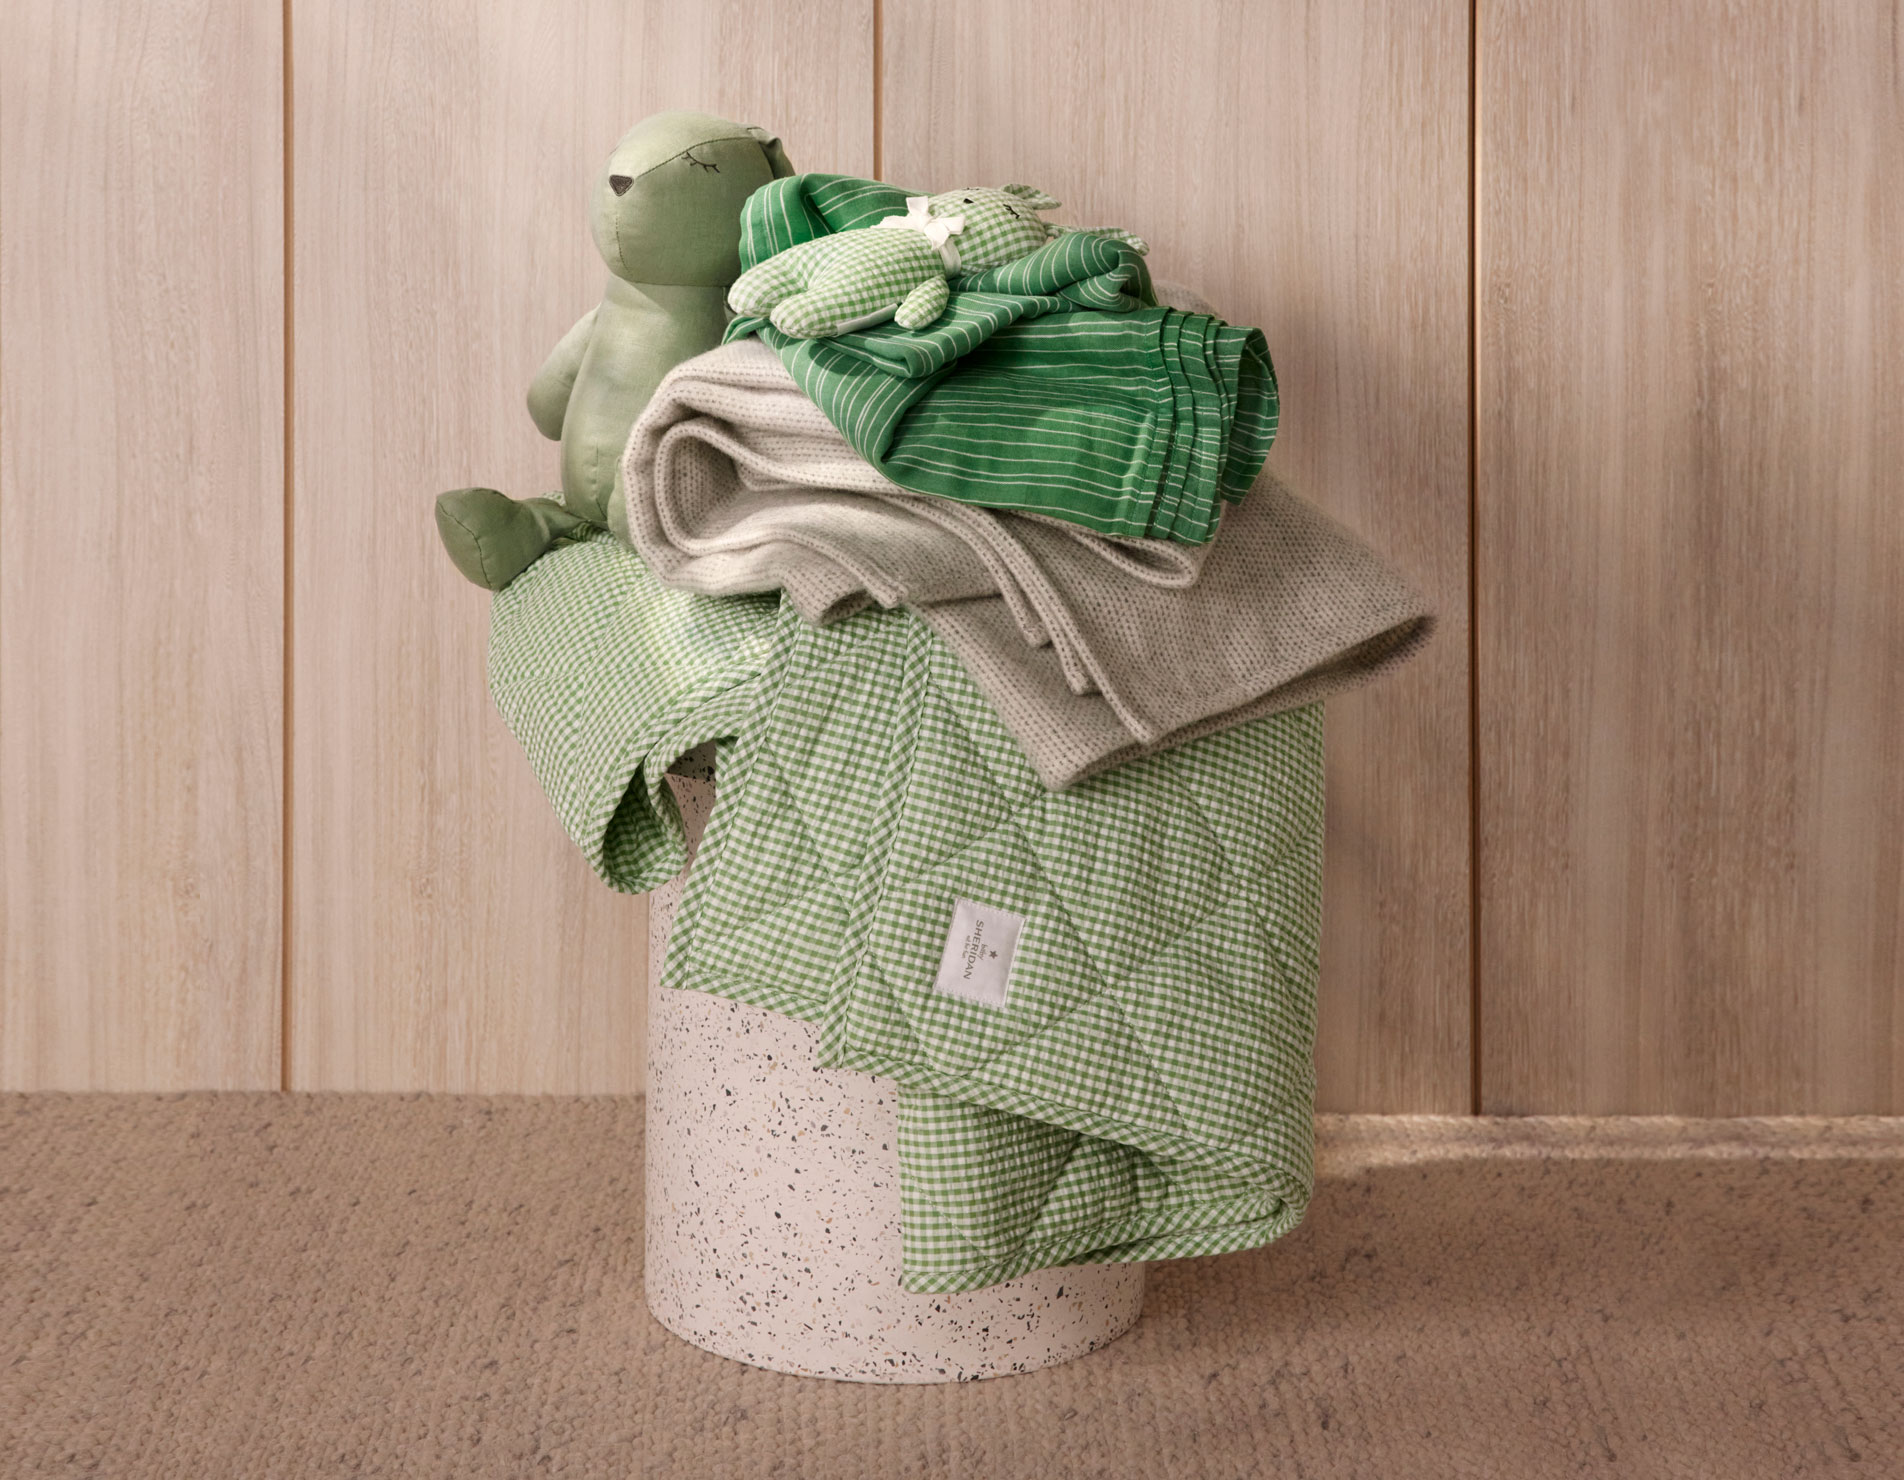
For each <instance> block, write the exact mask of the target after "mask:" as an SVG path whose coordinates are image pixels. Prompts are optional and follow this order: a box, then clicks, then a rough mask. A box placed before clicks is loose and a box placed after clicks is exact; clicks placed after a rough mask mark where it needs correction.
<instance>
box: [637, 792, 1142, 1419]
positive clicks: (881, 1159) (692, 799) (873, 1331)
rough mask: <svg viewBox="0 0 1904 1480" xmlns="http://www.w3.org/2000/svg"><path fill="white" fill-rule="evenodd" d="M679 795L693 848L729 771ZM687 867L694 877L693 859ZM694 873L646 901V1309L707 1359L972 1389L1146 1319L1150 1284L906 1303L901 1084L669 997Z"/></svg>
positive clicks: (1078, 1273)
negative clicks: (837, 1064) (682, 911)
mask: <svg viewBox="0 0 1904 1480" xmlns="http://www.w3.org/2000/svg"><path fill="white" fill-rule="evenodd" d="M677 769H679V770H684V771H688V772H690V774H688V775H686V776H681V775H671V776H670V777H669V778H668V782H669V785H670V786H671V787H672V788H673V790H674V795H675V800H676V802H677V803H678V804H679V806H680V808H681V815H682V818H683V820H684V821H685V822H686V823H687V828H688V838H689V843H690V846H691V847H692V846H693V845H696V844H698V843H699V841H700V835H701V829H702V828H703V827H704V826H705V825H706V821H707V817H708V814H709V812H710V811H711V810H712V809H713V800H714V787H713V782H712V779H711V777H712V770H711V767H710V766H708V765H707V764H706V763H705V761H704V760H703V763H702V764H700V765H698V766H688V765H683V766H681V767H678V768H677ZM689 867H690V868H691V867H692V855H691V854H690V863H689ZM686 879H687V873H686V871H685V870H684V871H683V872H682V875H681V877H679V878H677V879H675V880H674V881H673V882H672V883H670V884H667V885H665V886H664V887H663V888H661V889H658V890H656V891H655V893H654V894H653V895H651V896H650V900H649V941H650V944H649V952H650V961H649V982H650V983H651V985H650V988H649V994H648V1142H647V1146H648V1161H647V1179H648V1227H647V1250H648V1252H647V1296H648V1308H649V1309H650V1310H651V1311H652V1312H653V1313H654V1317H655V1319H656V1320H658V1321H660V1322H661V1324H662V1325H664V1326H666V1327H667V1328H668V1329H669V1330H670V1331H672V1332H674V1333H675V1334H676V1335H677V1336H680V1337H682V1338H683V1339H684V1340H687V1341H689V1342H692V1343H693V1344H694V1345H695V1346H698V1347H702V1348H704V1349H706V1350H708V1351H711V1352H715V1353H718V1354H719V1355H721V1356H724V1357H732V1358H734V1359H735V1360H737V1361H741V1362H748V1363H751V1364H753V1365H754V1366H757V1367H767V1368H771V1369H773V1370H774V1371H778V1372H791V1373H797V1374H799V1375H802V1376H807V1377H830V1378H836V1379H840V1380H843V1381H848V1382H887V1383H921V1382H966V1381H972V1380H974V1379H977V1378H985V1377H999V1376H1004V1375H1006V1374H1009V1373H1015V1372H1031V1371H1035V1370H1036V1369H1038V1368H1040V1367H1049V1366H1052V1365H1054V1364H1055V1363H1058V1362H1065V1361H1069V1360H1071V1359H1072V1358H1074V1357H1080V1356H1083V1355H1084V1354H1085V1353H1087V1352H1090V1351H1094V1350H1095V1349H1097V1348H1098V1347H1101V1346H1104V1345H1105V1344H1106V1343H1108V1342H1111V1341H1114V1340H1116V1339H1117V1337H1119V1336H1121V1335H1123V1334H1124V1332H1126V1331H1128V1330H1129V1329H1130V1328H1131V1327H1132V1326H1133V1325H1135V1324H1136V1322H1137V1318H1138V1316H1139V1315H1140V1314H1141V1313H1142V1309H1143V1300H1144V1266H1143V1265H1141V1264H1110V1265H1074V1266H1071V1267H1068V1268H1064V1269H1049V1270H1041V1271H1039V1272H1038V1273H1036V1274H1032V1275H1028V1276H1025V1277H1024V1278H1022V1279H1016V1280H1010V1281H1007V1282H1005V1283H1004V1284H999V1285H993V1286H991V1287H989V1288H987V1289H984V1290H970V1291H963V1292H960V1293H957V1294H939V1295H922V1294H914V1293H912V1292H910V1291H907V1290H905V1289H903V1288H902V1287H901V1285H900V1282H899V1274H900V1221H899V1220H900V1202H899V1156H898V1144H899V1140H898V1128H899V1127H898V1101H897V1098H896V1096H897V1086H896V1084H895V1083H894V1082H893V1081H892V1080H890V1079H883V1078H879V1077H877V1076H875V1075H870V1074H859V1073H855V1072H853V1071H851V1070H843V1069H837V1070H836V1069H821V1068H817V1067H815V1065H814V1062H813V1059H814V1051H815V1048H816V1045H817V1041H818V1032H817V1030H816V1029H815V1028H814V1027H813V1026H812V1025H810V1024H808V1023H803V1022H800V1021H798V1020H796V1019H794V1018H790V1017H787V1016H785V1015H784V1014H781V1013H776V1012H769V1011H767V1010H765V1009H764V1008H759V1007H755V1006H753V1005H752V1004H750V1003H744V1002H732V1001H729V1000H727V999H726V998H723V997H715V996H711V995H709V994H708V993H705V992H678V991H672V990H668V989H666V988H663V987H661V986H660V985H659V982H660V980H661V962H662V959H663V957H664V956H665V954H666V951H667V940H668V934H669V929H670V927H671V925H672V923H673V919H674V911H675V908H676V906H677V905H678V904H679V902H680V898H681V891H682V889H683V887H684V885H685V883H686Z"/></svg>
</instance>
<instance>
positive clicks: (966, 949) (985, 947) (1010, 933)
mask: <svg viewBox="0 0 1904 1480" xmlns="http://www.w3.org/2000/svg"><path fill="white" fill-rule="evenodd" d="M1024 929H1025V917H1024V916H1023V915H1014V914H1013V913H1012V912H1011V911H1010V910H1000V909H994V908H993V907H992V906H991V905H989V904H975V903H973V901H971V900H969V899H961V900H959V901H958V902H957V903H955V904H954V905H953V906H952V929H951V931H950V933H949V934H947V936H946V938H945V954H944V955H943V956H941V957H940V958H939V974H938V976H937V977H935V978H934V979H933V982H932V985H933V987H934V989H935V990H937V991H940V992H943V993H945V995H946V996H948V997H962V998H964V999H965V1000H966V1001H967V1002H979V1003H983V1004H984V1005H985V1006H986V1007H1003V1006H1004V1005H1005V997H1006V994H1007V993H1008V992H1009V991H1010V990H1011V969H1012V957H1014V956H1015V955H1017V954H1018V937H1019V936H1020V935H1021V934H1023V933H1024Z"/></svg>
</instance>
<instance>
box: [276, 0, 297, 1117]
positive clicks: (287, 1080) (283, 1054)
mask: <svg viewBox="0 0 1904 1480" xmlns="http://www.w3.org/2000/svg"><path fill="white" fill-rule="evenodd" d="M278 44H279V47H280V49H281V58H282V68H283V70H282V73H281V75H280V78H279V99H278V102H279V106H280V107H281V108H282V109H283V122H282V125H281V143H282V146H283V152H284V163H283V174H282V176H281V178H280V183H279V189H280V190H282V191H283V194H284V202H283V207H284V228H283V229H284V267H283V270H284V454H283V455H284V572H283V583H284V595H283V601H284V616H283V636H282V645H283V651H282V653H281V654H280V663H281V665H282V672H281V678H280V686H279V700H278V702H279V706H280V709H281V713H280V715H279V719H278V725H279V731H278V745H279V750H280V761H281V764H282V770H281V772H280V781H279V787H280V790H281V792H282V798H281V800H282V806H283V814H282V817H281V819H280V822H279V838H278V848H279V859H278V932H279V935H278V1086H279V1088H280V1089H284V1090H289V1089H290V1088H291V956H292V937H291V911H292V902H293V901H292V893H291V828H292V826H293V822H294V813H293V811H292V805H291V786H292V779H293V774H292V753H291V745H292V715H293V708H292V699H293V693H294V687H293V686H294V682H295V679H294V675H293V670H292V653H293V648H292V641H293V638H294V636H295V625H296V608H295V606H294V605H293V603H292V594H293V585H292V583H293V580H294V570H295V562H296V557H297V548H296V546H297V530H296V526H295V515H296V504H295V490H296V478H297V459H296V450H297V442H296V429H295V425H294V418H295V416H296V406H295V405H294V403H293V396H294V393H295V389H296V380H295V378H294V377H295V374H296V349H295V342H294V340H293V338H292V336H293V334H294V332H295V330H296V320H295V317H294V315H295V312H296V305H295V302H294V299H293V293H294V292H295V288H294V286H293V284H294V277H293V267H294V265H295V258H294V256H293V254H294V252H295V251H296V245H295V237H294V236H293V233H292V215H293V211H294V209H295V201H294V199H293V194H292V192H293V185H294V182H295V178H296V177H295V173H294V161H293V156H292V138H291V127H292V119H291V85H292V79H291V0H283V3H282V7H281V10H280V14H279V23H278Z"/></svg>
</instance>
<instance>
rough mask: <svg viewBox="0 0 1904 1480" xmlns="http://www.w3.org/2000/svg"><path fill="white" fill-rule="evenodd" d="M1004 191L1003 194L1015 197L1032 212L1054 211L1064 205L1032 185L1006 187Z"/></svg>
mask: <svg viewBox="0 0 1904 1480" xmlns="http://www.w3.org/2000/svg"><path fill="white" fill-rule="evenodd" d="M1004 190H1005V194H1007V195H1015V196H1017V197H1018V198H1019V199H1020V200H1022V201H1023V202H1024V203H1025V204H1026V205H1028V206H1030V207H1031V208H1032V209H1033V210H1034V211H1055V210H1057V209H1058V207H1059V206H1061V205H1063V204H1064V202H1063V201H1061V200H1053V199H1052V198H1051V197H1050V196H1048V195H1046V194H1045V193H1044V191H1042V190H1039V189H1038V188H1037V187H1036V186H1032V185H1007V186H1005V187H1004Z"/></svg>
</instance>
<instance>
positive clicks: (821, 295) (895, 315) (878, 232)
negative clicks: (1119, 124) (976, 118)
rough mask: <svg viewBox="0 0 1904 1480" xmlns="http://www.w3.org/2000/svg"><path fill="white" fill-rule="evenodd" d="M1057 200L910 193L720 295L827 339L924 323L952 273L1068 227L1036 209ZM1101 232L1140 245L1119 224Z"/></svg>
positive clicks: (1023, 190)
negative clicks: (891, 210)
mask: <svg viewBox="0 0 1904 1480" xmlns="http://www.w3.org/2000/svg"><path fill="white" fill-rule="evenodd" d="M1057 206H1058V202H1057V201H1055V200H1053V199H1052V198H1051V197H1050V196H1048V195H1046V194H1045V193H1044V192H1043V191H1042V190H1034V189H1033V188H1032V187H1031V186H1029V185H1007V186H1004V187H1003V188H1002V189H998V190H991V189H986V188H983V187H972V188H969V189H965V190H948V191H946V192H945V193H944V194H943V195H913V196H908V197H907V198H906V214H905V215H903V216H888V217H886V218H885V219H884V220H882V221H880V222H879V223H878V224H877V225H874V226H863V227H858V228H855V229H853V230H850V231H839V232H834V233H833V234H831V235H829V236H823V237H819V238H817V239H816V240H814V241H808V242H801V243H800V244H799V245H798V246H796V247H789V248H788V249H787V250H786V251H784V252H777V253H775V254H774V255H773V256H772V257H769V258H768V259H767V260H766V261H765V262H762V263H760V264H759V265H758V266H756V267H754V268H752V269H751V270H750V271H748V272H745V273H743V274H742V275H741V277H740V280H739V281H738V282H736V283H735V284H734V286H733V287H732V288H731V289H729V290H728V294H727V301H728V304H729V305H730V306H731V307H732V308H733V309H734V311H735V312H736V313H740V314H747V315H764V316H765V317H766V318H768V319H769V320H770V321H771V322H772V324H773V326H774V327H775V328H776V329H778V330H780V331H781V333H783V334H788V335H791V336H793V337H794V338H796V339H831V338H832V337H833V336H834V335H836V334H844V333H847V332H848V331H849V330H853V329H866V328H871V327H872V326H873V325H874V324H883V323H885V322H886V321H887V320H888V319H891V320H892V321H893V322H895V323H897V324H899V325H900V326H901V327H903V328H907V329H923V328H925V327H926V326H927V325H928V324H930V323H931V322H932V321H933V320H934V319H936V318H938V316H939V315H940V314H941V313H943V312H944V311H945V306H946V304H947V302H948V301H950V298H951V289H950V285H949V283H948V281H947V280H948V279H949V278H952V277H955V276H957V275H958V274H960V273H968V272H979V271H982V270H983V269H985V268H988V267H1002V266H1004V265H1005V264H1006V263H1007V262H1013V261H1016V260H1017V259H1018V258H1020V257H1023V256H1024V255H1025V254H1026V253H1028V252H1035V251H1036V250H1037V249H1038V248H1039V247H1042V246H1043V245H1044V244H1045V243H1046V242H1048V241H1050V240H1051V239H1052V238H1053V237H1056V236H1061V235H1063V234H1064V233H1065V232H1066V231H1067V230H1072V229H1075V228H1070V227H1063V226H1057V225H1053V224H1052V223H1050V222H1048V221H1042V220H1040V219H1039V218H1038V215H1037V212H1039V211H1049V210H1055V209H1056V208H1057ZM1099 234H1100V235H1112V236H1116V237H1118V238H1119V239H1120V240H1123V241H1126V242H1129V243H1130V244H1131V245H1132V246H1134V247H1136V249H1137V250H1138V251H1140V252H1141V251H1143V250H1145V248H1144V244H1143V243H1142V242H1141V241H1139V240H1138V239H1137V238H1136V237H1133V236H1131V235H1129V234H1128V233H1126V232H1101V233H1099Z"/></svg>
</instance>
